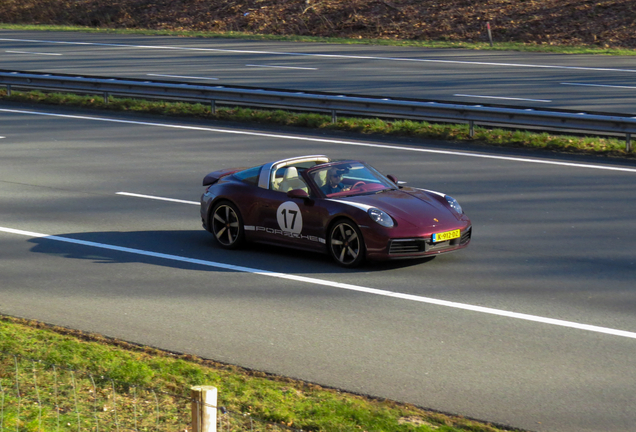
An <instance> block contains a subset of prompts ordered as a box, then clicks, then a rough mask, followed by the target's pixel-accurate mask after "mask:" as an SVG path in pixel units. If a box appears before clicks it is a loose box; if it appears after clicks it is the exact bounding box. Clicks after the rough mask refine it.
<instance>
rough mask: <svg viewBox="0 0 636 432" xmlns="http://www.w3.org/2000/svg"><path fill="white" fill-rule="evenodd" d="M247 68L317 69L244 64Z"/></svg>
mask: <svg viewBox="0 0 636 432" xmlns="http://www.w3.org/2000/svg"><path fill="white" fill-rule="evenodd" d="M245 66H247V67H257V68H272V69H300V70H318V68H309V67H296V66H271V65H253V64H246V65H245Z"/></svg>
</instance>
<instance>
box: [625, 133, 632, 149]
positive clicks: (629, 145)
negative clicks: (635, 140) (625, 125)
mask: <svg viewBox="0 0 636 432" xmlns="http://www.w3.org/2000/svg"><path fill="white" fill-rule="evenodd" d="M625 151H626V152H627V153H629V152H631V151H632V134H630V133H628V134H627V135H626V136H625Z"/></svg>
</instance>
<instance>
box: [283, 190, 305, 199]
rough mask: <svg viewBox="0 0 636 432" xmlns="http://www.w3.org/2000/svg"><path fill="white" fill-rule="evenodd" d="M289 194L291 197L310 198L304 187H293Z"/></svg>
mask: <svg viewBox="0 0 636 432" xmlns="http://www.w3.org/2000/svg"><path fill="white" fill-rule="evenodd" d="M287 196H288V197H289V198H303V199H306V198H309V194H308V193H307V192H305V191H304V190H302V189H292V190H290V191H289V192H287Z"/></svg>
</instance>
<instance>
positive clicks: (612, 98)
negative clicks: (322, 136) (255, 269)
mask: <svg viewBox="0 0 636 432" xmlns="http://www.w3.org/2000/svg"><path fill="white" fill-rule="evenodd" d="M0 67H1V68H4V69H13V70H29V71H40V72H51V73H70V74H86V75H100V76H113V77H131V78H143V79H154V80H168V81H185V82H195V83H207V84H219V85H224V84H225V85H247V86H256V87H272V88H286V89H293V90H307V91H327V92H336V93H338V92H342V93H353V94H371V95H380V96H389V97H414V98H424V99H435V100H444V101H451V102H452V101H456V102H464V103H475V104H501V105H513V106H523V107H531V108H547V109H550V108H561V109H574V110H581V111H586V112H589V111H594V112H612V113H626V114H636V111H635V109H634V98H635V97H636V63H634V60H633V59H632V58H631V57H610V56H590V55H556V54H540V53H517V52H484V51H465V50H452V49H421V48H400V47H378V46H365V45H360V46H356V45H331V44H301V43H285V42H260V41H259V42H255V41H243V40H223V39H192V38H171V37H150V36H145V37H144V36H123V35H99V34H82V33H56V32H32V31H10V30H0Z"/></svg>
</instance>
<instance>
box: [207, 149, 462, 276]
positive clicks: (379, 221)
mask: <svg viewBox="0 0 636 432" xmlns="http://www.w3.org/2000/svg"><path fill="white" fill-rule="evenodd" d="M203 186H206V190H205V193H204V194H203V196H202V197H201V218H202V220H203V227H204V228H205V229H206V230H208V231H209V232H211V233H212V234H214V237H215V238H216V240H217V242H218V243H219V245H220V246H222V247H224V248H227V249H234V248H237V247H239V246H240V245H242V244H243V243H244V242H245V241H255V242H262V243H271V244H276V245H282V246H289V247H294V248H298V249H306V250H311V251H317V252H323V253H328V254H330V255H331V256H332V257H333V258H334V259H335V260H336V262H337V263H338V264H340V265H342V266H344V267H355V266H357V265H358V264H360V263H361V262H362V261H363V260H364V259H365V258H366V259H369V260H386V259H399V258H421V257H425V256H430V255H437V254H441V253H445V252H451V251H455V250H458V249H462V248H465V247H466V246H468V243H469V242H470V237H471V231H472V226H471V223H470V219H468V217H467V216H466V215H465V214H464V211H463V210H462V208H461V206H460V205H459V203H457V201H456V200H455V199H453V198H451V197H450V196H448V195H445V194H443V193H439V192H433V191H428V190H424V189H417V188H411V187H404V186H401V185H399V184H398V182H397V180H396V178H395V177H393V176H390V175H389V176H384V175H382V174H381V173H380V172H378V171H377V170H375V169H374V168H372V167H371V166H369V165H367V164H365V163H364V162H360V161H355V160H339V161H332V160H330V159H329V158H328V157H326V156H301V157H295V158H291V159H285V160H280V161H276V162H270V163H266V164H265V165H260V166H257V167H253V168H247V169H245V168H234V169H225V170H221V171H215V172H212V173H210V174H208V175H207V176H205V178H204V179H203Z"/></svg>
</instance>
